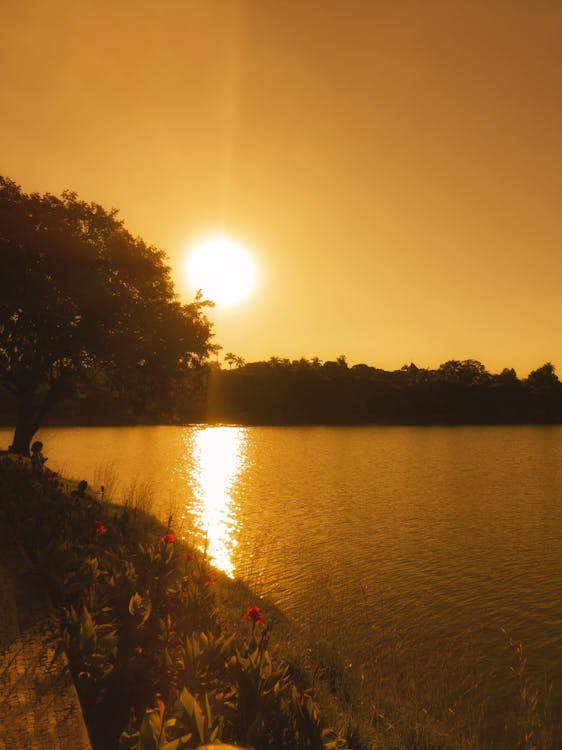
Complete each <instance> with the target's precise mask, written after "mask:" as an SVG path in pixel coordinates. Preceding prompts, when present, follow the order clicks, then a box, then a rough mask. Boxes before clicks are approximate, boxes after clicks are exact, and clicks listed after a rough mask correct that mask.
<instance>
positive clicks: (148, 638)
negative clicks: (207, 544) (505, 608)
mask: <svg viewBox="0 0 562 750" xmlns="http://www.w3.org/2000/svg"><path fill="white" fill-rule="evenodd" d="M141 494H142V493H137V494H136V495H132V496H131V501H130V502H125V503H124V504H123V505H122V506H116V505H113V504H111V503H110V502H108V501H107V488H105V487H104V489H103V490H102V491H100V492H90V491H89V490H88V488H84V485H83V484H82V483H80V484H78V485H76V483H74V484H71V483H69V482H67V481H66V480H64V479H62V478H61V477H59V476H57V475H56V474H54V473H52V472H49V471H44V472H42V473H38V474H33V473H32V472H31V471H30V462H29V461H28V460H27V459H25V458H19V459H18V458H15V457H13V456H12V457H4V458H3V459H0V497H1V498H2V505H1V508H0V515H1V522H2V523H3V524H9V526H10V528H11V529H12V530H13V532H14V536H15V537H16V538H17V539H18V541H19V542H20V543H21V544H22V545H23V546H24V547H25V549H26V551H27V553H28V555H29V557H30V558H31V559H32V561H33V562H34V563H35V564H36V565H37V567H38V569H39V570H40V572H41V575H42V576H43V581H44V585H45V586H46V587H47V589H48V592H49V594H50V596H51V599H52V601H53V602H54V603H55V605H56V608H57V612H58V613H59V615H60V623H61V633H62V640H63V643H64V647H65V649H66V652H67V654H68V656H69V660H70V665H71V668H72V672H73V675H74V679H75V683H76V685H77V689H78V692H79V695H80V699H81V702H82V705H83V710H84V715H85V718H86V721H87V724H88V727H89V731H90V735H91V738H92V741H93V745H94V750H101V749H103V750H111V748H117V747H119V750H129V749H131V750H133V749H134V750H144V749H145V748H150V749H151V750H153V749H154V748H157V747H162V748H164V747H165V748H166V750H175V749H177V750H180V748H190V747H197V746H198V745H199V744H201V743H203V742H209V741H211V740H221V741H223V742H231V743H234V744H237V745H240V746H243V747H252V748H255V749H256V750H259V749H261V748H287V749H292V748H294V749H297V748H298V749H299V750H300V749H301V748H303V749H304V748H315V749H316V748H317V749H318V750H336V749H337V748H341V749H342V750H343V749H344V748H346V747H348V748H356V749H357V750H370V749H371V748H378V749H380V750H399V749H403V750H413V749H414V748H416V749H418V750H482V749H484V748H486V749H491V748H495V747H498V748H500V747H507V746H509V747H510V748H513V750H532V749H533V748H535V749H537V750H538V749H539V748H540V749H541V750H553V749H554V748H556V747H557V744H556V743H557V739H556V738H557V736H558V729H559V721H558V720H557V718H556V717H555V716H553V715H552V713H551V712H550V709H549V703H548V689H547V688H545V686H543V685H541V684H538V683H537V682H536V680H535V679H534V678H532V677H531V676H530V674H529V670H528V668H527V657H526V654H525V650H524V649H523V647H522V645H521V644H519V643H511V642H510V641H509V637H508V635H507V634H506V639H505V641H506V649H505V653H503V654H498V655H497V661H496V663H495V664H491V665H487V666H485V665H483V664H482V663H481V659H480V657H479V655H478V653H477V650H475V649H474V648H472V647H471V644H470V640H469V639H468V638H466V637H465V636H464V635H463V636H462V637H461V636H459V639H460V640H459V643H457V644H450V647H449V648H448V649H447V650H446V651H443V652H439V653H436V654H434V657H433V659H432V661H431V663H430V664H425V665H424V666H423V668H421V671H420V664H419V662H418V660H417V658H416V656H415V653H410V652H408V650H407V649H405V645H404V641H403V634H402V635H401V634H400V633H398V632H391V631H390V630H389V629H388V628H386V627H381V618H380V616H379V615H380V613H377V612H376V611H374V610H373V609H372V605H370V604H369V603H368V602H367V597H365V601H364V606H363V607H361V605H358V608H357V611H349V610H348V611H346V612H341V611H339V608H338V605H337V601H336V599H334V598H333V596H332V592H331V588H332V587H331V583H330V580H329V576H326V574H325V573H324V574H322V573H321V572H320V571H319V578H318V582H317V586H315V587H314V590H315V591H316V596H317V598H318V601H311V602H310V612H311V617H312V619H311V621H310V623H308V626H307V627H306V628H304V630H302V629H300V628H296V626H295V625H293V624H291V623H290V622H289V621H287V620H286V618H285V617H284V616H283V614H282V613H280V612H279V611H278V610H276V609H275V607H274V606H273V605H272V604H271V603H270V602H268V601H267V600H264V599H262V598H261V597H259V596H258V595H257V594H256V593H254V592H252V590H251V588H249V587H248V586H247V585H246V584H244V583H243V582H241V581H231V580H230V579H228V578H227V577H226V576H224V575H222V574H221V573H220V572H219V571H216V570H214V569H212V568H210V566H209V565H208V564H207V561H206V558H205V556H204V555H202V554H200V553H197V552H196V551H195V550H193V549H191V548H189V547H186V546H185V545H184V544H182V543H180V541H179V535H177V534H176V529H175V528H174V524H173V521H172V520H169V522H168V525H167V526H165V525H164V526H163V525H162V524H161V523H160V522H158V521H157V520H156V519H155V518H153V517H152V516H150V515H147V514H146V513H145V512H144V511H143V510H141V506H142V504H143V500H142V497H141ZM133 503H135V504H133ZM182 531H186V532H189V529H183V530H182ZM312 613H313V616H312ZM339 618H346V620H348V621H349V620H353V621H354V622H355V626H356V627H357V628H358V629H359V630H360V631H364V639H365V642H366V649H365V655H364V658H363V659H362V660H361V661H360V662H358V663H352V662H351V661H348V659H347V657H346V655H345V648H344V646H343V644H340V643H338V642H337V641H338V639H337V637H336V638H334V633H337V622H338V619H339ZM500 670H505V671H506V672H507V673H508V674H510V675H512V678H511V682H510V684H511V688H510V690H511V692H508V693H506V692H505V680H503V678H502V680H501V684H502V692H501V695H502V699H501V701H502V702H501V704H498V703H497V702H496V703H494V700H495V699H494V695H496V693H497V686H496V683H495V673H497V672H498V671H500ZM490 711H492V712H495V713H496V715H497V719H498V717H499V724H498V723H497V720H496V731H495V733H494V734H493V735H489V736H488V737H486V732H485V731H484V730H483V727H484V723H486V722H488V725H489V715H490ZM326 725H329V726H331V727H335V728H333V729H331V728H329V727H328V726H326ZM164 741H166V742H167V743H168V744H167V745H166V744H165V742H164ZM158 743H160V744H158Z"/></svg>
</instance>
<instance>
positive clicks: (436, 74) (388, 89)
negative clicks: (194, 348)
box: [0, 0, 562, 376]
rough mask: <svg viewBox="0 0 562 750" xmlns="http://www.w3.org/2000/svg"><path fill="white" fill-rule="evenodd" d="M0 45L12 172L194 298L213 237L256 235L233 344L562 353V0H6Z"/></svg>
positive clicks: (434, 355)
mask: <svg viewBox="0 0 562 750" xmlns="http://www.w3.org/2000/svg"><path fill="white" fill-rule="evenodd" d="M0 41H1V45H2V57H3V64H2V75H1V77H0V101H1V103H2V117H1V118H0V149H1V154H2V159H1V162H0V174H4V175H5V176H8V177H11V178H12V179H14V180H15V181H16V182H18V183H19V184H21V185H22V187H23V188H24V189H25V190H26V191H35V190H37V191H40V192H44V191H50V192H54V193H59V192H60V191H61V190H63V189H66V188H69V189H72V190H75V191H77V192H78V194H79V195H80V197H81V198H84V199H87V200H95V201H97V202H99V203H101V204H102V205H104V206H106V207H110V206H115V207H117V208H119V209H120V214H121V216H122V218H123V219H124V220H125V222H126V225H127V227H128V228H129V229H130V231H131V232H132V233H133V234H138V235H140V236H141V237H142V238H143V239H144V240H145V241H147V242H149V243H152V244H155V245H157V246H159V247H161V248H162V249H163V250H165V251H166V253H167V254H168V255H169V258H170V263H171V265H172V268H173V269H174V279H175V281H176V285H177V288H178V292H179V293H180V295H181V296H182V297H183V298H184V299H186V300H187V299H189V295H190V291H189V288H188V286H187V283H186V279H185V272H184V267H185V254H186V251H187V249H188V248H189V247H190V246H191V245H192V244H193V243H194V242H195V241H196V240H198V239H200V238H204V237H206V236H208V235H209V234H215V233H222V234H226V235H227V236H229V237H231V238H233V239H234V240H235V241H236V242H238V243H240V244H241V245H243V246H244V247H246V248H247V249H248V250H250V251H251V253H252V255H253V257H254V259H255V261H256V263H257V265H258V267H259V274H260V280H259V282H258V285H257V291H256V293H255V294H254V295H253V297H251V298H250V299H249V300H248V301H246V302H244V303H242V304H240V305H238V306H237V307H233V308H230V309H228V310H219V309H217V310H215V311H213V312H212V314H211V317H212V319H213V321H214V322H215V329H216V338H217V343H219V344H220V345H222V346H223V354H224V352H228V351H232V352H235V353H236V354H238V355H240V356H242V357H244V358H245V359H247V360H255V359H268V358H269V357H270V356H272V355H277V356H282V357H290V358H297V357H300V356H306V357H313V356H318V357H320V358H321V359H335V358H336V357H337V356H338V355H339V354H346V355H347V358H348V361H349V362H350V363H352V364H353V363H357V362H365V363H367V364H372V365H375V366H378V367H383V368H385V369H394V368H398V367H400V366H401V365H403V364H404V363H409V362H410V361H414V362H415V363H416V364H417V365H418V366H429V367H435V366H437V365H439V364H440V363H441V362H443V361H445V360H447V359H453V358H454V359H467V358H474V359H479V360H481V361H482V362H483V363H484V364H485V365H486V366H487V368H488V369H489V370H491V371H498V370H501V368H503V367H504V366H513V367H515V368H516V370H517V372H518V374H519V375H520V376H526V375H527V374H528V372H529V370H531V369H533V368H535V367H538V366H540V365H542V364H543V363H544V362H545V361H546V360H550V361H552V362H554V364H555V365H557V366H558V367H559V369H560V370H562V353H561V350H560V342H561V340H562V291H561V290H562V200H561V198H562V2H559V0H529V2H520V1H518V0H466V2H460V1H457V0H420V2H414V1H411V2H410V1H408V0H388V1H382V0H284V1H281V0H197V1H195V2H191V1H190V0H161V1H160V2H155V1H154V0H150V1H144V0H90V1H89V2H87V1H86V0H71V1H70V0H57V2H45V0H2V2H1V4H0ZM559 374H561V373H560V372H559Z"/></svg>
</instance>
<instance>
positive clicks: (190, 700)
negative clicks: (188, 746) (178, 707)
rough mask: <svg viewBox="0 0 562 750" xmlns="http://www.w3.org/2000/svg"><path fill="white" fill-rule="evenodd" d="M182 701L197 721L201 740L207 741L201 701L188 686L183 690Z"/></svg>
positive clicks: (191, 717) (196, 725) (196, 724)
mask: <svg viewBox="0 0 562 750" xmlns="http://www.w3.org/2000/svg"><path fill="white" fill-rule="evenodd" d="M180 701H181V703H182V705H183V707H184V708H185V711H186V713H187V715H188V716H189V718H190V719H192V720H193V721H194V722H195V727H196V729H197V733H198V735H199V740H200V741H201V742H205V719H204V717H203V712H202V711H201V707H200V706H199V703H197V701H196V699H195V698H194V696H193V695H192V694H191V693H190V692H189V690H188V689H187V688H185V687H184V689H183V690H182V691H181V695H180Z"/></svg>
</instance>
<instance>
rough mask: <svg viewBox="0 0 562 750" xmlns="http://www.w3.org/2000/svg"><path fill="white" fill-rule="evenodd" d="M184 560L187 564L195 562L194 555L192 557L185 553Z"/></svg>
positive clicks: (190, 554) (189, 553)
mask: <svg viewBox="0 0 562 750" xmlns="http://www.w3.org/2000/svg"><path fill="white" fill-rule="evenodd" d="M185 559H186V560H187V562H192V561H193V560H195V555H193V554H192V553H191V552H186V553H185Z"/></svg>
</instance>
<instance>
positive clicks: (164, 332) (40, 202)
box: [0, 177, 212, 455]
mask: <svg viewBox="0 0 562 750" xmlns="http://www.w3.org/2000/svg"><path fill="white" fill-rule="evenodd" d="M205 304H207V303H205V302H204V301H203V300H202V299H201V298H200V297H197V298H196V300H195V301H194V302H193V303H192V304H188V305H185V304H181V303H180V302H179V301H178V300H177V299H176V298H175V296H174V290H173V285H172V281H171V278H170V272H169V268H168V267H167V266H166V264H165V256H164V254H163V253H162V252H161V251H160V250H157V249H156V248H154V247H150V246H148V245H146V244H145V243H144V242H143V241H142V240H141V239H139V238H135V237H133V236H132V235H131V234H130V233H129V232H128V231H127V230H126V229H125V227H124V225H123V222H122V221H120V220H119V219H118V217H117V212H116V211H115V210H113V209H112V210H110V211H107V210H105V209H104V208H102V207H101V206H99V205H97V204H95V203H87V202H85V201H81V200H79V199H78V197H77V196H76V194H75V193H70V192H65V193H63V194H62V196H61V197H56V196H53V195H50V194H48V193H47V194H45V195H39V194H37V193H32V194H30V195H28V194H26V193H24V192H23V191H22V190H21V189H20V187H19V186H18V185H16V184H15V183H14V182H12V181H10V180H8V179H5V178H3V177H0V385H2V386H3V387H4V388H6V389H7V390H8V391H9V392H10V393H11V394H12V396H13V397H14V399H15V400H16V403H17V425H16V434H15V436H14V450H15V451H16V452H20V453H24V454H26V455H27V453H28V450H29V442H30V440H31V438H32V437H33V434H34V433H35V432H36V430H37V429H38V427H39V425H40V424H41V422H42V420H43V418H44V416H45V414H46V413H47V412H48V411H49V410H50V409H51V408H52V407H53V405H54V404H56V403H57V402H58V401H60V400H61V399H62V398H64V397H66V396H69V395H75V394H76V393H78V392H83V391H84V389H85V388H86V387H92V386H96V387H103V388H106V389H108V390H112V391H126V392H127V393H128V394H129V396H130V398H131V400H132V402H133V405H134V407H135V409H136V410H137V411H141V410H142V409H143V408H144V407H145V405H146V401H147V399H148V398H150V397H152V394H155V393H158V394H162V395H163V399H162V400H161V403H160V408H161V409H165V408H166V406H168V407H169V406H170V403H171V401H170V396H169V393H170V390H169V387H168V386H169V385H170V383H171V382H172V381H173V380H174V379H178V378H179V379H180V380H181V376H182V373H183V374H185V371H186V370H187V369H188V368H190V367H194V366H197V365H200V364H201V362H202V361H204V359H205V357H206V355H207V354H208V353H209V351H210V350H211V348H212V347H211V345H210V336H211V333H210V325H209V322H208V321H207V319H206V318H205V317H204V315H203V307H204V305H205ZM165 386H166V387H165ZM164 395H165V396H166V397H167V398H168V401H167V402H166V401H165V400H164Z"/></svg>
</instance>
